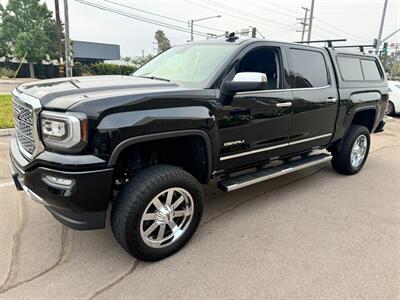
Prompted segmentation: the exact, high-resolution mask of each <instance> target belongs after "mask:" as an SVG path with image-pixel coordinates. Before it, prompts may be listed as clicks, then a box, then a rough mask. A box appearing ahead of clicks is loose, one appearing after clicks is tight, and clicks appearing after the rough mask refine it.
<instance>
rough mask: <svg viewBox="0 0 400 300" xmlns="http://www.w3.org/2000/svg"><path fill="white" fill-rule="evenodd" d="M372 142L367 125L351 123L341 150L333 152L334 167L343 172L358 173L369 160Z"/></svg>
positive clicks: (348, 173) (347, 173)
mask: <svg viewBox="0 0 400 300" xmlns="http://www.w3.org/2000/svg"><path fill="white" fill-rule="evenodd" d="M370 143H371V139H370V133H369V130H368V129H367V128H366V127H364V126H360V125H351V127H350V129H349V131H348V132H347V135H346V137H345V138H344V140H343V144H342V147H341V149H340V151H333V152H332V156H333V157H332V167H333V168H334V169H335V170H336V171H337V172H339V173H341V174H346V175H352V174H356V173H358V172H359V171H360V170H361V168H362V167H363V166H364V164H365V161H366V160H367V157H368V153H369V148H370Z"/></svg>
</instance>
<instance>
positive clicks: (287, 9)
mask: <svg viewBox="0 0 400 300" xmlns="http://www.w3.org/2000/svg"><path fill="white" fill-rule="evenodd" d="M268 5H272V6H275V7H276V8H279V9H281V10H283V11H285V12H287V11H291V12H292V13H293V14H295V15H297V10H294V9H291V8H288V7H284V6H282V5H279V4H276V3H272V2H269V3H268Z"/></svg>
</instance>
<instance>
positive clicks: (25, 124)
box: [13, 98, 35, 155]
mask: <svg viewBox="0 0 400 300" xmlns="http://www.w3.org/2000/svg"><path fill="white" fill-rule="evenodd" d="M13 110H14V126H15V133H16V136H17V139H18V142H19V144H20V146H21V147H22V148H23V149H25V150H26V151H27V152H28V153H29V154H30V155H32V154H33V152H34V151H35V141H34V138H33V109H32V106H30V105H29V104H27V103H23V102H20V101H18V100H17V99H16V98H13Z"/></svg>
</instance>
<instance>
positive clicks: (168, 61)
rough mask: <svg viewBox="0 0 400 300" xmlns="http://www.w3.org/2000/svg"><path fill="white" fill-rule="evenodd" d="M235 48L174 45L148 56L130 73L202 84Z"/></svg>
mask: <svg viewBox="0 0 400 300" xmlns="http://www.w3.org/2000/svg"><path fill="white" fill-rule="evenodd" d="M235 48H236V47H235V45H232V44H228V45H213V44H202V45H201V44H199V45H183V46H176V47H173V48H171V49H169V50H167V51H165V52H164V53H162V54H160V55H158V56H157V57H155V58H154V59H152V60H151V61H150V62H148V63H147V64H145V65H144V66H143V67H141V68H140V69H139V70H137V71H136V72H135V73H133V76H140V77H154V78H156V79H157V78H160V79H161V78H162V79H168V80H170V81H173V82H176V83H178V84H181V85H182V86H187V87H204V85H205V84H206V82H207V81H208V80H209V79H210V77H211V76H212V75H213V73H214V72H215V70H216V69H217V68H218V67H220V66H221V65H222V64H223V63H224V62H225V61H226V59H227V58H228V57H229V55H230V54H231V53H232V52H233V50H234V49H235Z"/></svg>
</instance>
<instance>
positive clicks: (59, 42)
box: [54, 0, 62, 65]
mask: <svg viewBox="0 0 400 300" xmlns="http://www.w3.org/2000/svg"><path fill="white" fill-rule="evenodd" d="M54 7H55V11H56V34H57V37H56V38H57V60H58V63H59V64H60V65H61V57H62V52H61V20H60V5H59V2H58V0H54Z"/></svg>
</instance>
